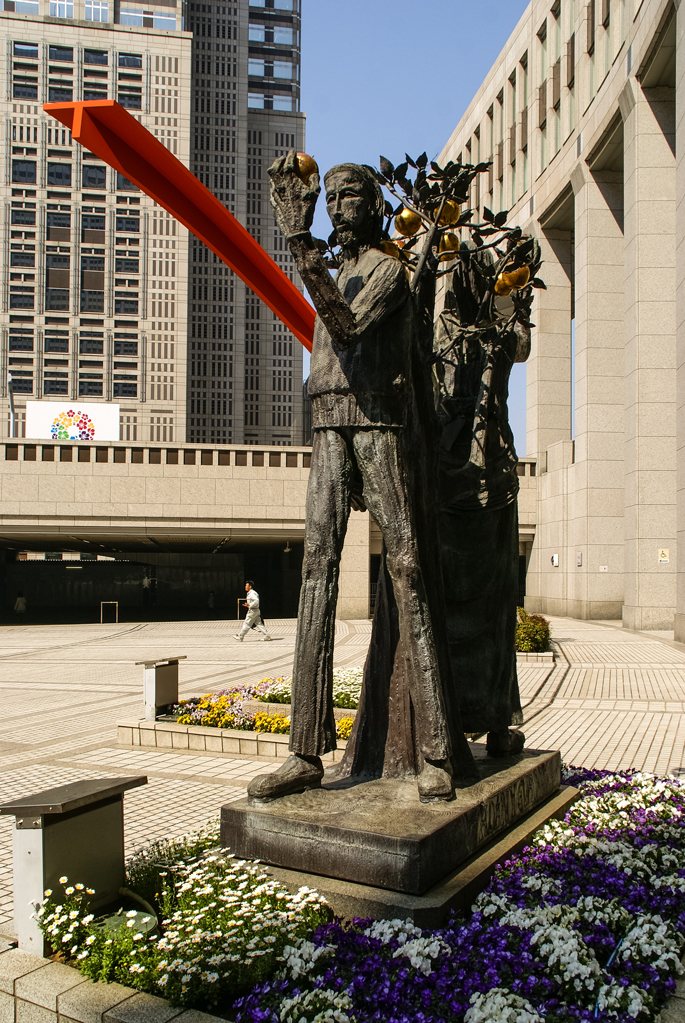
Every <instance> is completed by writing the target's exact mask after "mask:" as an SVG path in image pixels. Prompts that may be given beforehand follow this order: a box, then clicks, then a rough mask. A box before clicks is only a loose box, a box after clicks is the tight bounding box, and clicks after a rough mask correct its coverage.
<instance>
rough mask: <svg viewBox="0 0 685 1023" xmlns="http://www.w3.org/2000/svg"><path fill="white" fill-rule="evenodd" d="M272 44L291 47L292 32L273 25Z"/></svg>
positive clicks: (283, 27) (282, 26) (289, 29)
mask: <svg viewBox="0 0 685 1023" xmlns="http://www.w3.org/2000/svg"><path fill="white" fill-rule="evenodd" d="M273 32H274V42H275V43H279V44H280V45H281V46H292V45H293V30H292V29H291V28H286V27H285V26H284V25H274V29H273Z"/></svg>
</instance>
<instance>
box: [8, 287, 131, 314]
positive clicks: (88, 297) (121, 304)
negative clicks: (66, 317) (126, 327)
mask: <svg viewBox="0 0 685 1023" xmlns="http://www.w3.org/2000/svg"><path fill="white" fill-rule="evenodd" d="M119 294H120V292H115V296H117V295H119ZM35 304H36V302H35V293H34V289H33V288H24V287H17V288H16V289H15V288H13V287H11V288H10V309H17V310H18V309H24V310H26V309H33V308H34V307H35ZM45 308H46V310H48V311H50V312H68V311H69V290H68V289H67V288H46V289H45ZM80 310H81V312H82V313H104V311H105V293H104V291H86V290H83V289H82V290H81V302H80ZM114 314H115V316H137V315H138V298H137V293H136V297H130V296H127V297H126V298H123V297H122V298H118V297H115V299H114Z"/></svg>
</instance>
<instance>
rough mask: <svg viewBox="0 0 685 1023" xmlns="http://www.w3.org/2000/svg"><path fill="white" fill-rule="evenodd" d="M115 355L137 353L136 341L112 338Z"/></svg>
mask: <svg viewBox="0 0 685 1023" xmlns="http://www.w3.org/2000/svg"><path fill="white" fill-rule="evenodd" d="M114 354H115V355H138V342H137V341H118V340H117V339H116V338H115V339H114Z"/></svg>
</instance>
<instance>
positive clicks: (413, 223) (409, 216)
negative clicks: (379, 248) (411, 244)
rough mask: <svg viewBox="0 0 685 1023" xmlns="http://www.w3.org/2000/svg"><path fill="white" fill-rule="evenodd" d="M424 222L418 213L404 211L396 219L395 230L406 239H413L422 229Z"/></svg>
mask: <svg viewBox="0 0 685 1023" xmlns="http://www.w3.org/2000/svg"><path fill="white" fill-rule="evenodd" d="M421 224H422V220H421V217H420V216H419V215H418V213H414V212H413V210H402V212H401V213H398V214H397V216H396V217H395V228H396V229H397V230H398V231H399V233H400V234H403V235H404V236H405V238H411V236H412V235H414V234H416V232H417V231H418V230H419V228H420V227H421Z"/></svg>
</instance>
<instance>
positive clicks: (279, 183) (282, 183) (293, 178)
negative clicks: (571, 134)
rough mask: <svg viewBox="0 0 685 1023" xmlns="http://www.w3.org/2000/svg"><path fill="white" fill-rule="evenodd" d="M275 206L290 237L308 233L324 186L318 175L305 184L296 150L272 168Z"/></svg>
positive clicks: (272, 192)
mask: <svg viewBox="0 0 685 1023" xmlns="http://www.w3.org/2000/svg"><path fill="white" fill-rule="evenodd" d="M269 177H270V178H271V205H272V207H273V210H274V213H275V214H276V219H277V220H278V223H279V225H280V228H281V230H282V231H283V234H284V235H285V236H286V238H290V237H291V236H292V235H294V234H300V232H302V231H308V230H309V228H310V227H311V226H312V221H313V220H314V207H315V206H316V200H317V199H318V198H319V192H320V191H321V187H320V185H319V175H318V174H316V173H314V174H312V175H311V176H310V178H309V180H308V181H307V183H306V184H305V182H304V181H302V179H301V178H299V177H298V176H297V171H296V169H295V150H294V149H291V150H290V152H289V153H288V155H287V156H281V157H279V158H278V159H277V160H274V162H273V163H272V165H271V166H270V167H269Z"/></svg>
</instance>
